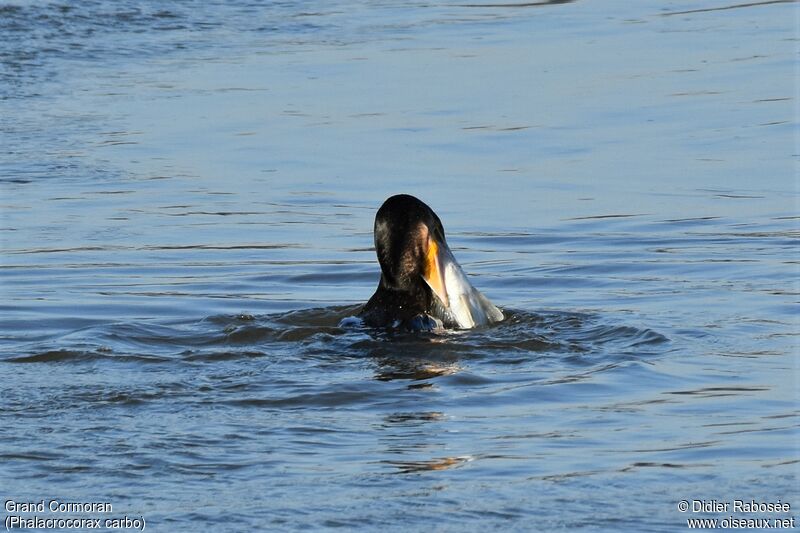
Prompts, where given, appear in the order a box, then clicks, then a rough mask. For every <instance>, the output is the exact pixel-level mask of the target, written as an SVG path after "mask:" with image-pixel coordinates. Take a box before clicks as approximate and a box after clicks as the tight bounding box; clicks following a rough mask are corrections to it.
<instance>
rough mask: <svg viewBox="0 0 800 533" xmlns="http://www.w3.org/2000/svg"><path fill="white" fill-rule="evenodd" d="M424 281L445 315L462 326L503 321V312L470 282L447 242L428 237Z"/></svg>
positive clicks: (469, 326) (467, 326) (431, 236)
mask: <svg viewBox="0 0 800 533" xmlns="http://www.w3.org/2000/svg"><path fill="white" fill-rule="evenodd" d="M422 278H423V279H424V280H425V283H427V284H428V286H429V287H430V288H431V290H432V291H433V293H434V294H436V296H437V297H438V298H439V300H440V301H441V304H442V307H444V312H445V314H446V316H448V317H449V319H450V320H451V321H452V322H455V323H457V324H458V325H459V327H462V328H471V327H474V326H478V325H485V324H489V323H492V322H499V321H500V320H503V313H502V311H500V310H499V309H498V308H497V307H495V306H494V305H493V304H492V303H491V302H490V301H489V300H488V299H487V298H486V297H485V296H484V295H483V294H481V293H480V292H478V290H477V289H475V288H474V287H473V286H472V284H471V283H470V282H469V279H468V278H467V275H466V274H465V273H464V271H463V270H462V269H461V265H459V264H458V261H456V258H455V257H454V256H453V252H451V251H450V248H448V246H447V244H446V243H443V242H439V240H438V239H436V237H434V236H433V235H429V236H428V250H427V253H426V254H425V268H424V272H423V275H422Z"/></svg>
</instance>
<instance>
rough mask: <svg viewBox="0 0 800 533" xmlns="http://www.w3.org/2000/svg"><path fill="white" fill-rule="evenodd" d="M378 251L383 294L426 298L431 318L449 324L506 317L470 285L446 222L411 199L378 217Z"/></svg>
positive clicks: (396, 199)
mask: <svg viewBox="0 0 800 533" xmlns="http://www.w3.org/2000/svg"><path fill="white" fill-rule="evenodd" d="M375 251H376V253H377V255H378V262H379V263H380V266H381V284H380V286H381V287H383V288H384V289H387V290H390V291H393V292H396V293H401V294H410V295H414V297H417V298H418V295H420V294H425V295H426V298H425V299H426V300H428V303H427V304H426V305H424V306H423V307H425V312H430V313H432V314H433V315H439V316H436V318H439V319H441V320H442V321H443V322H444V323H445V324H455V325H456V326H458V327H473V326H475V325H479V324H487V323H490V322H497V321H499V320H502V319H503V314H502V313H501V312H500V310H499V309H497V308H496V307H495V306H494V305H492V303H491V302H489V300H487V299H486V297H484V296H483V295H482V294H481V293H480V292H478V291H477V290H476V289H475V288H474V287H472V285H471V284H470V283H469V281H468V279H467V277H466V274H464V272H463V270H462V269H461V267H460V266H459V264H458V262H457V261H456V260H455V257H453V254H452V252H451V251H450V248H449V247H448V246H447V240H446V239H445V234H444V227H443V226H442V221H441V220H439V217H438V216H436V213H434V212H433V210H432V209H431V208H430V207H428V206H427V205H426V204H425V203H424V202H422V201H420V200H418V199H417V198H415V197H413V196H410V195H408V194H398V195H396V196H392V197H390V198H388V199H387V200H386V201H385V202H384V203H383V205H382V206H381V207H380V209H378V213H377V214H376V215H375Z"/></svg>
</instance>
